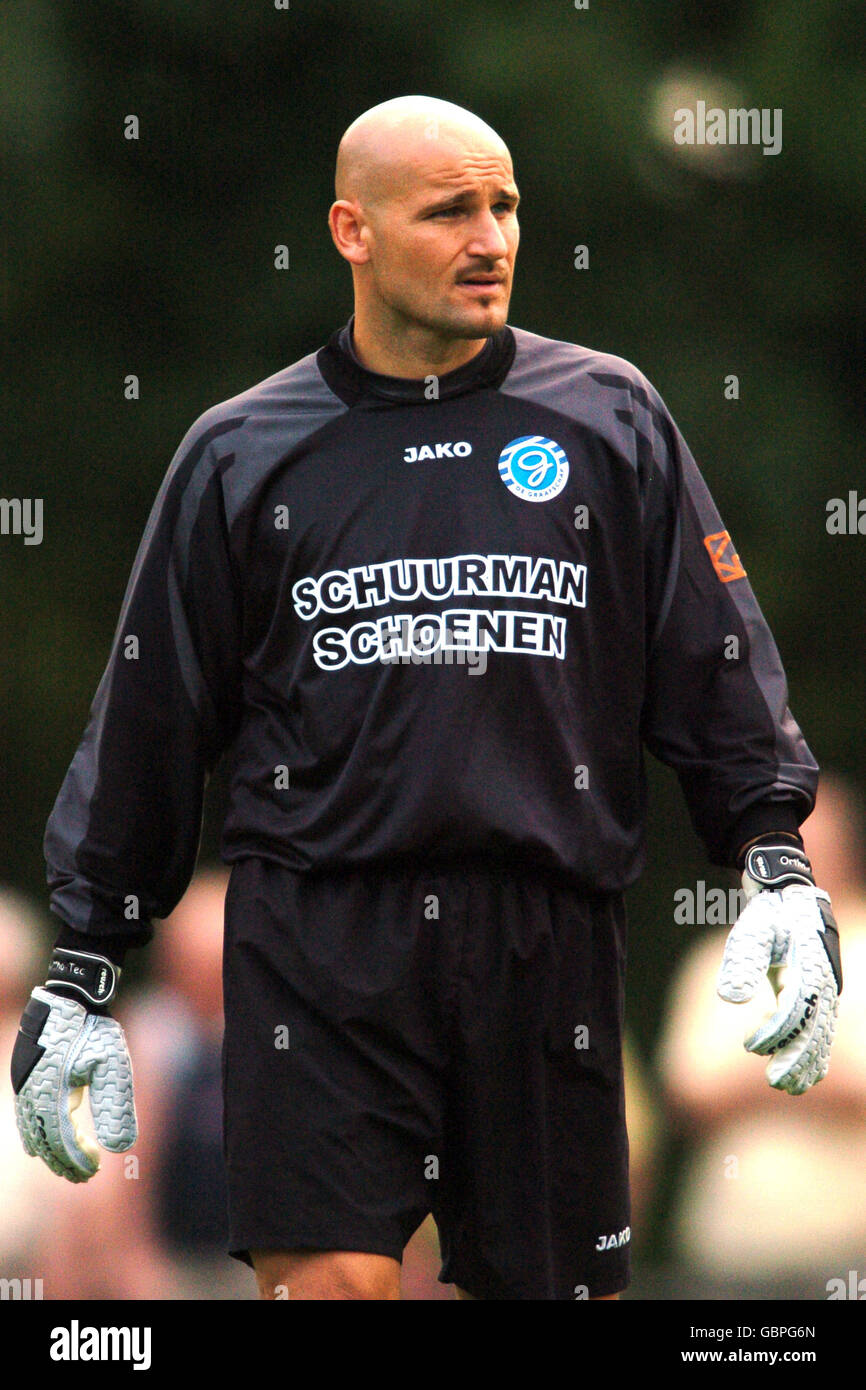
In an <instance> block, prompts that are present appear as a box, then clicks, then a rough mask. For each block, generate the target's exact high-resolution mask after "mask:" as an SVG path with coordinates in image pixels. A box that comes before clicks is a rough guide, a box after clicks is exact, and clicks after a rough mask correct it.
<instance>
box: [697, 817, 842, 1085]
mask: <svg viewBox="0 0 866 1390" xmlns="http://www.w3.org/2000/svg"><path fill="white" fill-rule="evenodd" d="M743 889H744V892H745V894H746V898H747V902H746V906H745V908H744V909H743V911H742V912H741V913H740V915H739V917H738V918H737V920H736V922H735V923H734V925H733V927H732V928H731V930H730V933H729V935H728V940H727V943H726V945H725V952H724V956H723V958H722V965H721V969H720V971H719V981H718V993H719V996H720V997H721V998H722V999H725V1000H727V1001H728V1002H729V1003H732V1004H742V1003H745V1002H746V1001H747V1000H749V999H751V998H752V996H753V995H754V993H755V990H756V988H757V987H758V984H759V983H760V981H761V979H762V978H763V977H764V976H765V975H766V974H767V972H768V971H770V970H773V971H774V975H772V976H771V982H772V984H773V989H774V990H775V992H776V1004H777V1008H776V1012H775V1013H774V1014H773V1016H772V1018H770V1019H769V1020H768V1021H767V1022H766V1023H763V1024H762V1025H761V1027H760V1028H758V1029H757V1030H756V1031H755V1032H753V1033H752V1034H751V1035H750V1036H748V1037H747V1038H746V1039H745V1043H744V1046H745V1048H746V1051H747V1052H757V1053H759V1054H761V1055H762V1056H770V1057H771V1059H772V1060H771V1061H770V1063H769V1065H768V1067H767V1073H766V1074H767V1080H768V1081H769V1083H770V1085H771V1086H774V1087H775V1088H776V1089H777V1090H779V1091H787V1092H788V1093H789V1095H792V1096H800V1095H802V1094H803V1092H804V1091H807V1090H808V1089H809V1087H810V1086H813V1085H814V1084H815V1083H816V1082H817V1081H820V1080H821V1079H822V1077H824V1076H826V1075H827V1069H828V1067H829V1064H830V1046H831V1044H832V1042H833V1033H834V1031H835V1027H836V1014H837V1010H838V1000H839V995H840V994H841V992H842V963H841V958H840V951H839V932H838V930H837V927H836V921H835V918H834V916H833V909H832V907H831V904H830V895H829V894H828V893H825V892H824V890H823V889H821V888H816V886H815V880H814V878H813V877H812V866H811V864H810V863H809V860H808V859H807V858H806V855H805V853H804V852H803V850H802V849H799V848H797V847H796V846H795V845H793V844H784V843H783V842H782V841H781V840H780V839H777V840H774V839H772V838H771V837H769V836H768V837H766V842H765V843H758V844H755V845H753V846H752V847H751V849H749V851H748V853H747V854H746V858H745V868H744V872H743ZM775 968H778V972H779V973H778V977H777V978H774V976H775Z"/></svg>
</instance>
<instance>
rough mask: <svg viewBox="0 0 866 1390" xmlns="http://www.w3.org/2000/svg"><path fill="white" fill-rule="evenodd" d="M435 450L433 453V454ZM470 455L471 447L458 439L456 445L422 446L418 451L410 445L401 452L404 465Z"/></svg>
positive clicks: (463, 440)
mask: <svg viewBox="0 0 866 1390" xmlns="http://www.w3.org/2000/svg"><path fill="white" fill-rule="evenodd" d="M434 449H435V451H436V452H435V453H434V452H433V451H434ZM471 453H472V445H471V444H468V443H467V442H466V440H465V439H458V441H457V443H456V444H450V443H449V444H422V445H421V448H420V449H416V448H415V446H414V445H412V446H411V447H410V448H408V449H404V451H403V462H404V463H417V462H418V460H419V459H451V458H455V457H456V458H459V459H465V458H466V455H467V454H471Z"/></svg>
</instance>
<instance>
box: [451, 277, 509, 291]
mask: <svg viewBox="0 0 866 1390" xmlns="http://www.w3.org/2000/svg"><path fill="white" fill-rule="evenodd" d="M457 283H458V285H463V286H465V287H466V288H468V289H477V290H488V291H489V290H493V289H495V288H496V286H497V285H502V284H504V283H505V282H504V280H503V278H502V276H501V275H484V274H481V273H479V274H477V275H466V276H464V277H463V278H462V279H460V280H458V282H457Z"/></svg>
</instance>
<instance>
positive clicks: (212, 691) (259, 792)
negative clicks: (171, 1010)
mask: <svg viewBox="0 0 866 1390" xmlns="http://www.w3.org/2000/svg"><path fill="white" fill-rule="evenodd" d="M336 194H337V196H336V201H335V202H334V204H333V206H332V208H331V213H330V231H331V236H332V239H333V241H334V244H335V246H336V248H337V250H338V252H339V253H340V255H341V256H342V257H343V259H344V260H345V261H346V262H347V263H348V264H349V266H350V267H351V271H352V275H353V281H354V292H355V312H354V315H353V317H352V319H351V320H350V322H349V323H347V324H345V325H344V326H343V327H342V328H341V329H339V330H337V331H336V332H334V334H333V335H332V337H331V338H330V340H329V341H328V342H327V343H326V344H325V345H324V346H323V347H322V348H320V350H319V351H318V352H315V353H311V354H310V355H309V356H307V357H305V358H303V359H302V360H301V361H299V362H297V363H295V364H293V365H292V366H289V367H287V368H285V369H283V370H282V371H279V372H277V373H276V374H275V375H274V376H272V377H270V378H268V379H267V380H266V381H264V382H262V383H260V384H259V385H257V386H254V387H252V388H251V389H250V390H248V391H246V392H244V393H242V394H241V395H239V396H237V397H235V398H234V399H232V400H230V401H227V402H224V403H223V404H222V405H219V406H216V407H214V408H213V409H212V410H210V411H208V412H207V413H206V414H205V415H204V416H203V417H202V418H201V419H200V420H199V421H197V422H196V424H195V425H194V426H193V427H192V429H191V430H190V432H189V433H188V435H187V436H186V438H185V439H184V440H183V441H182V443H181V446H180V448H179V450H178V452H177V455H176V456H175V459H174V461H173V463H172V466H171V468H170V470H169V473H168V475H167V477H166V479H165V481H164V483H163V486H162V488H161V489H160V492H159V495H158V497H157V499H156V502H155V504H154V509H153V512H152V515H151V518H150V520H149V522H148V526H147V529H146V531H145V535H144V538H143V540H142V542H141V547H140V549H139V553H138V556H137V558H136V561H135V565H134V567H133V571H132V575H131V577H130V582H129V586H128V589H127V593H126V597H125V600H124V604H123V609H122V611H121V616H120V621H119V624H118V628H117V634H116V637H115V643H114V647H113V650H112V653H111V656H110V658H109V663H108V667H107V669H106V672H105V675H104V677H103V680H102V682H101V684H100V687H99V689H98V691H97V694H96V698H95V701H94V705H93V708H92V711H91V717H90V720H89V723H88V726H87V728H86V730H85V733H84V737H83V739H82V742H81V745H80V747H79V749H78V751H77V753H76V755H75V758H74V759H73V762H72V765H71V767H70V769H69V771H68V773H67V776H66V779H65V781H64V783H63V786H62V788H61V790H60V793H59V795H58V798H57V802H56V804H55V807H54V810H53V812H52V814H51V817H50V820H49V823H48V827H47V831H46V841H45V848H46V857H47V861H48V877H49V885H50V888H51V908H52V911H53V912H54V914H55V916H56V917H57V919H58V924H59V934H58V939H57V946H56V949H55V952H54V956H53V959H52V962H51V966H50V968H49V971H48V976H47V979H46V981H45V984H44V986H40V987H38V988H36V989H35V990H34V991H33V996H32V999H31V1001H30V1003H29V1004H28V1005H27V1008H26V1010H25V1012H24V1017H23V1019H22V1024H21V1032H20V1034H19V1038H18V1042H17V1045H16V1048H15V1053H14V1057H13V1060H12V1069H13V1080H14V1086H15V1090H16V1093H17V1109H18V1118H19V1124H20V1128H21V1134H22V1137H23V1140H24V1144H25V1146H26V1147H27V1149H28V1151H29V1152H30V1153H32V1154H35V1155H38V1156H39V1157H41V1158H42V1159H43V1160H44V1161H45V1162H47V1163H48V1164H49V1166H50V1167H52V1168H53V1170H54V1171H55V1172H57V1173H58V1174H60V1175H62V1176H63V1177H66V1178H68V1179H69V1180H71V1181H73V1182H80V1181H85V1180H87V1179H89V1178H90V1177H91V1176H92V1175H93V1173H94V1172H95V1171H96V1168H97V1164H98V1151H97V1149H96V1148H95V1147H93V1146H92V1145H89V1144H88V1143H87V1142H86V1141H85V1140H84V1139H83V1138H82V1137H81V1132H80V1127H78V1126H77V1125H76V1119H77V1115H78V1111H79V1106H80V1100H81V1095H82V1091H83V1089H84V1088H86V1087H89V1090H90V1100H91V1109H92V1111H93V1116H94V1123H95V1128H96V1137H97V1140H98V1142H99V1144H101V1145H102V1146H103V1147H104V1148H107V1149H109V1150H114V1151H117V1150H123V1149H125V1148H127V1147H129V1146H130V1145H131V1144H132V1143H133V1142H134V1140H135V1136H136V1121H135V1112H134V1106H133V1100H132V1084H131V1069H130V1065H129V1058H128V1056H127V1052H126V1047H125V1043H124V1039H123V1035H122V1032H121V1030H120V1028H119V1026H118V1024H117V1022H116V1021H114V1020H113V1019H112V1018H111V1015H110V1008H111V1004H112V1002H113V999H114V996H115V991H116V987H117V980H118V977H119V974H120V970H121V969H122V967H123V964H124V956H125V952H126V951H127V950H128V949H130V948H131V947H136V946H141V945H144V944H146V942H147V941H148V940H149V938H150V936H151V934H152V926H151V921H152V919H153V918H155V917H156V918H164V917H166V916H168V914H169V913H170V912H171V911H172V909H173V908H174V906H175V905H176V903H177V902H178V901H179V899H180V897H181V896H182V894H183V892H184V890H185V888H186V886H187V884H188V883H189V880H190V878H191V876H192V872H193V869H194V866H195V860H196V854H197V850H198V841H199V834H200V828H201V812H202V798H203V790H204V785H205V782H206V780H207V777H208V775H209V774H210V772H211V771H212V769H213V767H214V765H215V763H216V761H217V760H218V759H219V758H220V757H221V756H223V755H226V756H228V757H229V758H230V760H231V789H230V798H229V807H228V812H227V816H226V821H225V825H224V829H223V839H222V855H223V858H224V859H225V860H226V861H227V862H230V863H231V864H232V874H231V880H230V884H229V890H228V895H227V900H226V922H225V929H226V941H225V958H224V959H225V967H224V983H225V1025H226V1031H225V1051H224V1060H225V1066H224V1092H225V1131H226V1167H227V1178H228V1189H229V1214H230V1226H231V1247H230V1250H231V1253H232V1254H233V1255H235V1256H236V1257H237V1258H239V1259H241V1260H244V1261H246V1262H247V1263H249V1264H251V1265H252V1266H253V1267H254V1269H255V1272H256V1277H257V1280H258V1284H259V1288H260V1290H261V1293H262V1295H263V1296H264V1297H269V1298H273V1297H275V1296H278V1293H277V1291H278V1290H286V1291H288V1294H289V1296H290V1297H291V1298H346V1297H358V1298H396V1297H399V1276H400V1260H401V1256H402V1252H403V1249H404V1247H405V1245H406V1243H407V1241H408V1240H409V1238H410V1237H411V1235H412V1233H413V1231H414V1230H415V1229H416V1228H417V1226H418V1225H419V1224H420V1222H421V1221H422V1220H423V1219H424V1217H425V1216H426V1215H427V1213H428V1212H430V1211H432V1212H433V1214H434V1216H435V1218H436V1222H437V1226H438V1229H439V1235H440V1241H441V1245H442V1255H443V1265H442V1272H441V1274H440V1278H442V1279H443V1280H445V1281H447V1282H451V1283H454V1284H455V1285H457V1286H458V1288H459V1289H461V1290H462V1291H463V1294H465V1295H466V1296H468V1297H475V1298H485V1299H498V1298H522V1299H523V1298H525V1299H574V1298H575V1297H577V1298H583V1297H587V1298H593V1299H596V1298H615V1297H616V1296H617V1295H618V1294H619V1292H620V1291H621V1290H622V1289H624V1288H625V1287H626V1285H627V1283H628V1272H629V1247H630V1241H631V1227H630V1207H629V1186H628V1141H627V1135H626V1130H625V1117H624V1116H625V1107H624V1096H623V1069H622V1016H623V1005H624V998H623V991H624V965H625V944H626V943H625V914H624V907H623V892H624V890H625V889H626V888H627V887H628V886H629V884H631V883H633V882H634V881H635V879H636V878H637V877H638V875H639V873H640V871H641V868H642V866H643V855H644V849H643V841H644V818H645V781H644V769H643V761H642V759H643V749H644V748H648V749H649V750H650V752H652V753H653V754H654V755H656V756H657V757H659V758H660V759H661V760H663V761H664V762H666V763H667V764H668V765H670V766H671V767H673V768H674V769H675V771H676V773H677V776H678V777H679V780H680V783H681V786H682V789H683V792H684V795H685V797H686V801H687V804H688V807H689V811H690V814H691V817H692V820H693V823H694V825H695V827H696V829H697V832H698V833H699V835H700V836H701V838H702V839H703V841H704V843H705V845H706V847H707V851H708V853H709V855H710V858H711V859H712V860H713V861H714V862H715V863H718V864H721V865H729V866H732V865H736V866H737V867H738V868H739V870H740V872H741V873H742V874H743V882H744V886H745V888H746V892H747V894H748V895H749V901H748V904H747V906H746V908H745V911H744V912H743V914H742V915H741V917H740V919H739V920H738V922H737V923H736V924H735V926H734V927H733V929H732V931H731V933H730V938H729V941H728V945H727V949H726V951H725V954H724V959H723V961H722V963H721V973H720V981H719V989H720V992H721V994H722V995H723V997H724V998H726V999H728V1000H730V1001H731V1002H732V1003H739V1002H742V1001H744V1000H746V999H748V998H749V997H750V996H751V994H752V992H753V991H754V989H755V986H756V984H757V982H758V981H759V979H760V978H761V976H762V975H764V974H766V972H768V971H770V972H772V977H773V979H774V981H775V983H776V984H777V985H778V987H779V992H778V1009H777V1012H776V1014H775V1016H774V1017H773V1018H772V1019H771V1020H770V1021H768V1022H767V1023H766V1024H765V1025H763V1026H762V1027H761V1028H760V1029H758V1030H757V1031H756V1032H755V1033H754V1034H753V1036H751V1037H750V1038H749V1039H748V1040H747V1046H748V1047H749V1048H750V1049H751V1050H752V1051H754V1052H755V1053H757V1054H759V1055H761V1056H764V1057H766V1058H768V1062H767V1077H768V1080H769V1082H770V1084H771V1085H773V1086H775V1087H777V1088H779V1089H782V1090H787V1091H789V1092H791V1093H792V1094H793V1095H798V1094H802V1093H803V1092H804V1091H805V1090H807V1089H808V1087H809V1086H811V1085H813V1084H814V1083H815V1082H817V1081H819V1080H820V1079H821V1077H822V1076H823V1075H824V1074H825V1073H826V1070H827V1065H828V1056H829V1049H830V1044H831V1040H832V1036H833V1026H834V1020H835V1017H836V1007H837V997H838V993H839V990H840V989H841V983H842V980H841V970H840V966H839V951H838V938H837V933H836V928H835V924H834V922H833V916H832V911H831V907H830V902H829V899H828V897H827V895H826V893H823V892H822V891H821V890H820V888H818V887H816V885H815V883H814V882H813V879H812V874H811V869H810V866H809V863H808V860H807V859H806V856H805V853H804V847H803V843H802V840H801V838H800V834H799V826H800V825H801V823H802V821H803V820H804V819H805V817H806V816H807V815H808V814H809V812H810V810H811V808H812V806H813V804H814V799H815V792H816V787H817V767H816V764H815V760H814V758H813V757H812V755H811V753H810V752H809V749H808V747H807V746H806V743H805V741H804V739H803V736H802V734H801V732H800V730H799V728H798V727H797V725H796V723H795V722H794V720H793V718H792V716H791V714H790V711H789V710H788V708H787V689H786V682H785V677H784V673H783V670H782V667H781V663H780V660H779V654H778V652H777V650H776V647H775V644H774V642H773V639H772V636H771V634H770V632H769V630H768V628H767V625H766V623H765V621H764V619H763V616H762V614H761V612H760V609H759V608H758V605H757V602H756V600H755V597H754V595H753V593H752V590H751V588H750V586H749V583H748V580H747V578H746V574H745V570H744V569H743V567H742V564H741V563H740V560H739V558H738V556H737V555H736V553H735V551H734V547H733V544H732V542H731V538H730V536H729V534H728V532H727V531H726V530H725V529H724V527H723V525H722V522H721V519H720V517H719V515H718V512H717V510H716V508H715V505H714V503H713V500H712V498H711V497H710V494H709V492H708V490H707V487H706V484H705V483H704V480H703V478H702V476H701V474H700V472H699V470H698V467H697V465H696V463H695V460H694V459H693V458H692V455H691V453H690V452H689V449H688V447H687V445H686V443H685V440H684V439H683V437H682V435H681V434H680V432H679V430H678V429H677V427H676V425H675V423H674V421H673V420H672V418H671V416H670V414H669V412H668V410H667V408H666V406H665V404H664V402H663V401H662V399H661V397H660V396H659V395H658V392H657V391H656V390H655V389H654V387H653V386H652V385H651V383H650V382H648V381H647V379H646V378H645V377H644V376H643V375H642V374H641V373H640V372H639V371H638V370H637V369H636V368H635V367H633V366H632V365H631V364H630V363H628V362H625V361H623V360H622V359H621V358H617V357H612V356H610V355H607V354H604V353H600V352H596V351H592V350H590V349H587V348H583V347H578V346H576V345H574V344H571V343H564V342H559V341H554V340H551V339H547V338H542V337H539V336H537V335H536V334H533V333H530V332H527V331H525V330H522V329H519V328H516V327H512V326H511V325H509V324H508V323H507V311H508V303H509V297H510V293H511V283H512V275H513V270H514V263H515V257H516V253H517V244H518V235H519V233H518V224H517V202H518V197H519V195H518V191H517V187H516V184H515V182H514V174H513V170H512V165H511V159H510V156H509V153H508V150H507V148H506V147H505V145H504V144H503V142H502V140H501V139H500V137H499V136H498V135H496V133H495V132H494V131H492V130H491V129H490V128H489V127H488V126H487V125H486V124H485V123H484V122H483V121H481V120H479V119H478V118H477V117H476V116H473V115H471V114H470V113H468V112H465V111H462V110H460V109H459V108H457V107H454V106H452V105H450V104H449V103H445V102H439V101H435V100H432V99H428V98H421V97H407V98H399V99H397V100H395V101H392V102H386V103H384V104H383V105H382V106H380V107H376V108H373V110H371V111H368V112H366V113H365V114H364V115H362V116H361V117H359V118H358V120H357V121H356V122H354V124H353V125H352V126H351V127H350V128H349V130H348V131H347V132H346V134H345V136H344V137H343V141H342V142H341V145H340V149H339V152H338V160H337V179H336ZM425 630H427V631H428V632H429V633H433V634H435V637H436V642H437V644H438V645H437V647H436V650H433V651H430V650H428V651H427V652H426V653H425V652H424V651H423V650H422V647H421V644H420V634H423V632H424V631H425ZM407 633H411V634H412V636H411V638H409V639H408V641H409V647H408V649H407V650H406V651H404V652H403V653H402V654H401V653H400V652H399V643H400V641H401V640H404V638H405V634H407ZM401 634H403V636H402V637H401ZM383 635H388V636H389V641H390V640H391V639H393V642H394V643H395V644H397V646H398V651H397V652H396V653H386V652H385V650H384V648H383ZM132 636H134V637H135V638H136V643H135V644H134V652H135V656H136V659H128V658H129V651H130V646H129V641H128V639H129V638H130V637H132ZM731 637H735V638H736V643H735V644H734V646H735V648H736V655H735V656H732V648H731V643H730V638H731ZM468 646H471V647H472V648H473V649H474V648H475V647H476V646H477V648H478V650H479V651H481V652H483V653H484V657H485V669H484V672H483V675H480V674H476V672H475V670H473V671H471V672H470V671H469V670H468V669H467V667H466V665H465V664H464V663H461V662H457V661H452V660H445V658H446V657H448V656H452V657H453V656H454V655H455V654H456V653H460V652H462V653H464V654H465V652H466V650H467V647H468Z"/></svg>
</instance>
